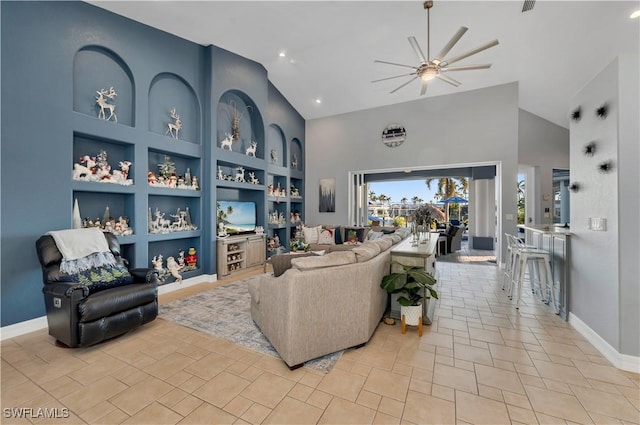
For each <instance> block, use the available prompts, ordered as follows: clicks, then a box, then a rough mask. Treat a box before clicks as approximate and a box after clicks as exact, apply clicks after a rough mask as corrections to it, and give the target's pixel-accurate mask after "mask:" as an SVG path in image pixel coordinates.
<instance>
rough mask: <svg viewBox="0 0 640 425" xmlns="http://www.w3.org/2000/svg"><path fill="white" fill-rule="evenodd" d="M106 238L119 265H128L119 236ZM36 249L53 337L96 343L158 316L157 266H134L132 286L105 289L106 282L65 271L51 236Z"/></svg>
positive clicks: (73, 342)
mask: <svg viewBox="0 0 640 425" xmlns="http://www.w3.org/2000/svg"><path fill="white" fill-rule="evenodd" d="M104 236H105V238H106V239H107V242H108V244H109V249H110V250H111V252H112V253H113V255H114V257H115V259H116V262H117V265H118V266H122V267H126V260H124V259H123V258H122V256H121V255H120V244H119V243H118V239H117V238H116V237H115V236H114V235H113V234H111V233H104ZM36 250H37V252H38V259H39V260H40V264H41V265H42V274H43V276H42V277H43V282H44V288H42V292H43V293H44V300H45V306H46V310H47V322H48V324H49V335H51V336H53V337H54V338H56V339H57V340H58V341H60V342H62V343H64V344H65V345H67V346H69V347H85V346H89V345H93V344H96V343H98V342H101V341H104V340H106V339H109V338H113V337H115V336H118V335H121V334H123V333H125V332H128V331H129V330H131V329H133V328H136V327H138V326H140V325H143V324H145V323H148V322H151V321H152V320H154V319H155V318H156V317H157V316H158V286H157V278H158V275H157V273H156V272H155V271H153V269H131V270H129V273H130V274H131V278H128V279H127V281H126V284H122V286H116V287H108V285H107V287H106V289H105V285H100V284H98V285H95V286H93V285H92V286H87V285H84V284H81V283H79V281H78V279H77V278H75V277H74V276H70V275H68V274H66V273H63V272H61V271H60V263H61V261H62V254H61V253H60V251H59V250H58V247H57V246H56V243H55V241H54V240H53V237H51V236H50V235H44V236H41V237H40V238H39V239H38V240H37V241H36ZM131 281H132V282H133V283H129V282H131ZM98 283H100V282H98Z"/></svg>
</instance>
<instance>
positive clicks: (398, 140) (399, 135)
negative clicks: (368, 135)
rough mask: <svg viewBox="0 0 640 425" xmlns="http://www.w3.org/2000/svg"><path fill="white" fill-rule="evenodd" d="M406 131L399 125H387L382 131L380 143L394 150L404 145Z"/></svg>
mask: <svg viewBox="0 0 640 425" xmlns="http://www.w3.org/2000/svg"><path fill="white" fill-rule="evenodd" d="M406 138H407V131H406V130H405V129H404V127H403V126H401V125H400V124H389V125H387V126H386V127H385V128H384V130H382V143H384V144H385V145H386V146H388V147H390V148H395V147H398V146H400V145H401V144H403V143H404V141H405V139H406Z"/></svg>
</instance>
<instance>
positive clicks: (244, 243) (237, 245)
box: [217, 233, 266, 277]
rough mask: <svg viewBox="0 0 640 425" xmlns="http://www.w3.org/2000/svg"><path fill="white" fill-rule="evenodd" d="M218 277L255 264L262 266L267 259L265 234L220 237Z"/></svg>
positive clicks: (218, 240) (218, 241)
mask: <svg viewBox="0 0 640 425" xmlns="http://www.w3.org/2000/svg"><path fill="white" fill-rule="evenodd" d="M217 244H218V247H217V248H218V249H217V252H218V263H217V265H218V267H217V273H218V277H224V276H228V275H229V274H231V273H234V272H237V271H240V270H244V269H247V268H249V267H253V266H261V265H263V264H264V262H265V260H266V252H265V235H264V234H256V233H247V234H241V235H234V236H227V237H226V238H218V239H217Z"/></svg>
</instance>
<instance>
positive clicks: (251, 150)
mask: <svg viewBox="0 0 640 425" xmlns="http://www.w3.org/2000/svg"><path fill="white" fill-rule="evenodd" d="M257 148H258V143H257V142H254V141H252V142H251V143H250V144H249V147H248V148H247V149H246V150H245V151H244V153H245V154H246V155H247V156H252V157H254V158H255V157H256V149H257Z"/></svg>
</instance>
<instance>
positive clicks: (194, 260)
mask: <svg viewBox="0 0 640 425" xmlns="http://www.w3.org/2000/svg"><path fill="white" fill-rule="evenodd" d="M185 260H186V261H187V265H186V267H185V270H195V269H197V268H198V254H196V249H195V248H194V247H191V248H189V251H188V252H187V256H186V257H185Z"/></svg>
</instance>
